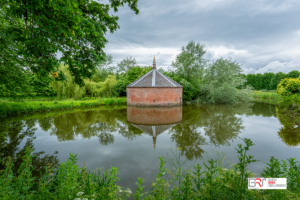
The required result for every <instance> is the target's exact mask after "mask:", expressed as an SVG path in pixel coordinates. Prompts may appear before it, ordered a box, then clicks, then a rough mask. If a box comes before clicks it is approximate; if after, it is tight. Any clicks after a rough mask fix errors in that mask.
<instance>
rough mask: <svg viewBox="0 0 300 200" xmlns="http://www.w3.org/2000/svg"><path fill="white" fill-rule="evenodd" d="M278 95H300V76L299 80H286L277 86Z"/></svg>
mask: <svg viewBox="0 0 300 200" xmlns="http://www.w3.org/2000/svg"><path fill="white" fill-rule="evenodd" d="M277 93H278V94H279V95H280V96H290V95H294V94H300V76H299V77H298V78H285V79H283V80H281V81H280V83H279V84H278V86H277Z"/></svg>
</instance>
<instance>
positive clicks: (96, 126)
mask: <svg viewBox="0 0 300 200" xmlns="http://www.w3.org/2000/svg"><path fill="white" fill-rule="evenodd" d="M113 132H116V133H118V134H121V135H122V136H123V137H125V138H127V139H129V140H132V139H133V138H135V137H136V135H138V134H141V131H140V130H138V129H137V128H135V127H133V126H131V125H129V124H128V123H127V121H126V109H117V108H116V109H110V110H92V111H87V112H78V113H70V114H64V115H60V116H57V117H54V119H53V126H52V128H51V135H56V136H57V139H58V141H68V140H75V139H76V137H78V136H79V135H81V137H83V138H91V137H93V136H97V137H98V138H99V142H100V143H101V144H103V145H108V144H112V143H113V142H114V136H113V134H112V133H113Z"/></svg>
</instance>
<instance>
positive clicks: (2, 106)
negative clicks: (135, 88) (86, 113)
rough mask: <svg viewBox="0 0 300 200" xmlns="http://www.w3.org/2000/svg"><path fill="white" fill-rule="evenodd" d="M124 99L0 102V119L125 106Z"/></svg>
mask: <svg viewBox="0 0 300 200" xmlns="http://www.w3.org/2000/svg"><path fill="white" fill-rule="evenodd" d="M125 103H126V98H105V99H100V98H92V99H83V100H79V101H76V100H70V99H65V100H61V101H59V100H54V101H27V100H26V99H25V100H23V101H10V100H1V101H0V117H8V116H11V115H20V114H27V113H33V112H43V111H52V110H61V109H73V108H81V107H94V106H100V105H112V104H125Z"/></svg>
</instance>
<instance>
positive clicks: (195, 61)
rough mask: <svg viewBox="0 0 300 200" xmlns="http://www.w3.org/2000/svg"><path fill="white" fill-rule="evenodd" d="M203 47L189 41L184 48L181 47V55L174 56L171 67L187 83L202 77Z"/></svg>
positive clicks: (203, 63)
mask: <svg viewBox="0 0 300 200" xmlns="http://www.w3.org/2000/svg"><path fill="white" fill-rule="evenodd" d="M204 47H205V45H203V44H200V43H197V44H196V43H195V42H194V41H190V42H189V43H188V44H187V46H186V47H184V46H183V47H182V49H181V53H180V54H179V55H177V56H176V60H175V62H174V61H173V62H172V66H173V67H175V68H176V73H177V74H178V75H180V76H182V78H184V79H186V80H187V81H189V82H193V81H194V80H193V79H194V78H196V79H199V78H201V76H202V75H203V70H204V65H205V63H206V62H205V60H204V58H203V55H204V54H205V52H206V51H205V50H204Z"/></svg>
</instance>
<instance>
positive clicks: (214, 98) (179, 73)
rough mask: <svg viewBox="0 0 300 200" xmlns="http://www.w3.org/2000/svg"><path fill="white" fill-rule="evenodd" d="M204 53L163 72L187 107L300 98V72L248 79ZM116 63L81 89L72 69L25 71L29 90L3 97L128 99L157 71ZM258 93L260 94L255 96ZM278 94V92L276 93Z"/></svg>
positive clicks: (195, 52) (196, 49)
mask: <svg viewBox="0 0 300 200" xmlns="http://www.w3.org/2000/svg"><path fill="white" fill-rule="evenodd" d="M204 48H205V46H204V45H203V44H199V43H195V42H194V41H191V42H189V43H188V44H187V46H185V47H182V51H181V53H180V54H179V55H177V57H176V59H175V61H174V62H173V63H172V66H173V67H174V69H175V70H173V71H164V70H163V69H159V70H160V71H161V72H162V73H164V74H165V75H166V76H168V77H170V78H171V79H173V80H175V81H176V82H178V83H179V84H181V85H182V86H183V101H184V102H198V103H199V102H200V103H207V102H208V103H236V102H246V101H251V100H252V99H253V98H254V99H276V100H279V99H286V98H288V97H289V96H295V95H296V96H297V95H298V94H299V89H298V88H299V87H300V86H299V78H298V77H297V76H299V75H300V73H299V72H298V71H295V70H294V71H291V72H290V73H288V74H284V73H281V72H280V73H277V74H273V73H264V74H248V75H245V74H243V73H242V69H241V65H240V64H239V63H237V62H235V61H233V60H231V59H223V58H220V59H217V60H215V61H208V60H205V59H203V56H204V55H205V53H206V51H205V49H204ZM112 59H113V58H112V56H111V55H106V56H105V57H104V61H102V62H100V63H99V64H98V65H97V67H96V69H95V70H94V72H93V74H92V75H91V76H90V77H89V78H84V79H83V80H82V84H81V85H80V84H78V83H76V81H75V78H76V77H75V76H74V75H73V74H71V72H70V70H69V68H70V66H69V65H66V64H60V66H59V67H58V70H57V72H55V73H53V74H51V75H48V76H44V77H42V76H39V75H37V74H35V73H33V72H32V71H31V70H25V71H24V72H23V75H22V78H23V79H24V84H25V85H26V84H27V86H26V88H27V89H26V90H24V88H23V87H19V88H18V87H17V88H15V89H14V90H10V89H9V87H7V85H6V83H0V85H1V88H2V90H1V91H0V96H2V97H5V98H6V99H13V100H18V99H31V100H34V99H39V98H41V97H40V96H43V98H45V99H47V98H48V100H51V99H52V100H56V99H69V98H72V99H74V100H80V99H83V98H117V97H125V96H126V86H127V85H129V84H130V83H131V82H133V81H134V80H136V79H138V78H139V77H141V76H143V75H144V74H146V73H147V72H149V71H150V70H151V69H152V67H151V66H144V67H141V66H138V65H137V63H136V60H135V59H134V58H132V57H127V58H125V59H124V60H122V61H121V62H120V63H118V64H117V65H116V66H115V65H112V63H113V61H112ZM277 85H278V87H277ZM253 89H256V91H254V92H253ZM276 89H277V92H274V91H276ZM258 90H260V91H265V90H266V91H268V92H267V93H266V92H259V91H258ZM281 97H284V98H281ZM5 98H4V99H5ZM292 99H298V97H296V98H292ZM8 107H9V106H8ZM34 107H35V106H34Z"/></svg>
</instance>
